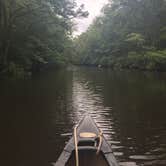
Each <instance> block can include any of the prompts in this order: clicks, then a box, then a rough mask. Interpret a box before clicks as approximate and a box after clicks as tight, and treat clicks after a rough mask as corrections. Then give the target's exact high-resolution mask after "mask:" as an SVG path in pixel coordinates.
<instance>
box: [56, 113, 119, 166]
mask: <svg viewBox="0 0 166 166" xmlns="http://www.w3.org/2000/svg"><path fill="white" fill-rule="evenodd" d="M84 132H86V133H94V134H96V135H97V136H98V135H99V133H100V130H99V128H98V127H97V125H96V124H95V122H94V121H93V119H92V118H91V117H90V116H89V115H88V116H85V117H84V118H83V119H82V120H81V122H80V123H79V124H78V127H77V139H78V140H77V142H78V154H79V166H93V165H95V166H119V165H118V163H117V161H116V159H115V157H114V155H113V152H112V150H111V147H110V145H109V144H108V143H107V141H106V139H105V138H104V137H103V138H102V144H101V148H100V152H99V154H96V151H97V148H96V147H95V146H94V145H93V143H95V141H96V138H82V137H80V133H84ZM55 166H75V146H74V137H72V138H71V139H70V140H69V142H68V143H67V145H66V146H65V148H64V150H63V152H62V153H61V155H60V157H59V159H58V160H57V162H56V164H55Z"/></svg>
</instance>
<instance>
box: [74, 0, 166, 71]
mask: <svg viewBox="0 0 166 166" xmlns="http://www.w3.org/2000/svg"><path fill="white" fill-rule="evenodd" d="M165 16H166V1H165V0H111V1H110V2H109V3H108V4H107V5H105V6H104V8H103V9H102V15H100V16H99V17H97V18H96V19H95V20H94V22H93V23H92V25H91V26H90V27H89V28H88V30H87V31H86V32H85V33H83V34H81V35H80V36H79V37H78V38H76V39H75V51H76V53H75V58H74V60H75V61H74V62H75V63H76V64H86V65H100V66H107V67H112V68H129V69H131V68H132V69H133V68H134V69H141V70H164V71H165V70H166V19H165Z"/></svg>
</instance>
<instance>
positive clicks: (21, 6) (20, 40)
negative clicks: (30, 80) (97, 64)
mask: <svg viewBox="0 0 166 166" xmlns="http://www.w3.org/2000/svg"><path fill="white" fill-rule="evenodd" d="M83 10H84V6H83V5H81V6H80V7H77V4H76V3H75V1H70V0H0V71H2V70H6V69H8V68H9V69H11V70H12V71H15V68H17V67H15V66H14V65H16V66H21V68H23V70H27V71H30V70H32V69H34V68H35V69H37V68H40V67H42V66H44V65H45V64H49V63H51V64H53V63H54V64H59V63H60V64H64V63H66V59H68V56H70V55H69V54H66V50H68V52H69V53H71V51H69V45H72V41H71V33H72V28H73V22H72V20H73V18H75V17H86V16H87V15H88V13H87V12H86V11H83ZM70 49H71V47H70ZM11 64H12V65H11ZM34 66H36V67H34ZM9 71H10V70H9ZM13 73H15V72H13Z"/></svg>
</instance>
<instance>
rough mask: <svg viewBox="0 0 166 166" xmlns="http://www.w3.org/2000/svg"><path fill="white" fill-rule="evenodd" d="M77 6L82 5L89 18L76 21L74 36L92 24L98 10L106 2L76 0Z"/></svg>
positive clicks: (105, 0) (106, 0)
mask: <svg viewBox="0 0 166 166" xmlns="http://www.w3.org/2000/svg"><path fill="white" fill-rule="evenodd" d="M76 2H77V4H78V5H81V4H84V5H85V9H86V10H88V12H89V17H88V18H84V19H76V23H77V26H76V28H77V31H75V32H74V34H75V35H78V34H81V33H82V32H84V31H86V29H87V28H88V26H89V24H91V23H92V21H93V19H94V18H95V17H96V16H97V15H99V14H100V10H101V9H102V7H103V6H104V4H106V3H107V2H108V0H76Z"/></svg>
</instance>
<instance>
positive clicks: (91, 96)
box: [0, 68, 166, 166]
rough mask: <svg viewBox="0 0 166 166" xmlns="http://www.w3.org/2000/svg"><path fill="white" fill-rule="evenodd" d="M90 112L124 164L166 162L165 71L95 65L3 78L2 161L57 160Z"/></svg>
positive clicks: (41, 165)
mask: <svg viewBox="0 0 166 166" xmlns="http://www.w3.org/2000/svg"><path fill="white" fill-rule="evenodd" d="M86 113H89V114H90V115H91V116H92V117H93V118H94V119H95V121H96V122H97V124H98V126H99V127H100V128H101V129H102V130H103V131H104V135H105V137H106V139H107V140H108V142H109V143H110V144H111V145H112V149H113V151H114V154H115V156H116V158H117V159H118V161H119V162H120V165H122V166H151V165H152V166H165V165H166V73H147V72H129V71H111V70H108V69H97V68H70V69H67V70H58V71H51V72H47V73H44V74H42V75H38V76H35V77H34V78H32V79H30V80H19V81H18V80H10V81H2V80H1V81H0V123H1V148H0V149H1V150H0V151H1V157H2V159H1V165H3V166H11V165H12V166H49V165H51V164H53V163H54V162H55V161H56V160H57V158H58V156H59V155H60V153H61V151H62V150H63V147H64V145H65V142H67V140H68V139H69V138H70V136H61V134H64V133H70V132H72V127H73V125H74V124H76V123H77V122H78V121H79V120H80V119H81V118H82V117H83V116H84V115H85V114H86Z"/></svg>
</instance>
